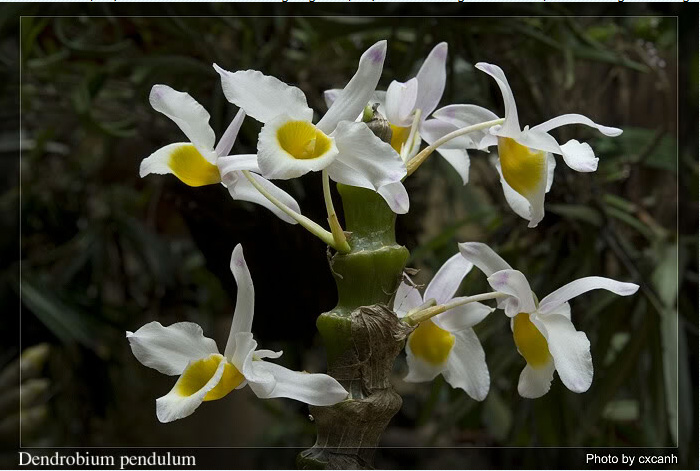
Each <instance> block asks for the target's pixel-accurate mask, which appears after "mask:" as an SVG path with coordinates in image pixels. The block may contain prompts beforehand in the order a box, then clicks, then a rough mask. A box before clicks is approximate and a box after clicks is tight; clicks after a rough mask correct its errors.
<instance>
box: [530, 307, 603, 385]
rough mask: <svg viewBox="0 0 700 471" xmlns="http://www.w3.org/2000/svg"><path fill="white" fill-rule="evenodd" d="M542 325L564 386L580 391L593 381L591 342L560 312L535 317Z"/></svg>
mask: <svg viewBox="0 0 700 471" xmlns="http://www.w3.org/2000/svg"><path fill="white" fill-rule="evenodd" d="M538 320H539V321H540V323H541V325H542V326H543V327H544V330H545V331H544V332H543V334H544V336H545V337H546V338H547V347H548V348H549V353H550V354H551V355H552V358H553V359H554V365H555V367H556V369H557V373H558V374H559V377H560V378H561V381H562V382H563V383H564V385H565V386H566V387H567V388H569V389H570V390H571V391H573V392H577V393H582V392H585V391H587V390H588V388H590V387H591V383H592V382H593V361H592V360H591V342H589V340H588V337H586V334H585V333H583V332H578V331H577V330H576V328H575V327H574V325H573V324H572V323H571V321H570V320H569V319H567V318H566V317H564V316H560V315H559V314H550V315H548V316H540V317H539V318H538Z"/></svg>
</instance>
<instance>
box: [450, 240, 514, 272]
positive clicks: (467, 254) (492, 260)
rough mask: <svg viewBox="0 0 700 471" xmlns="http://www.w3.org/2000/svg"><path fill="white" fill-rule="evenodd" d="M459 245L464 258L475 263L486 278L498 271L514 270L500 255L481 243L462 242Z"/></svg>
mask: <svg viewBox="0 0 700 471" xmlns="http://www.w3.org/2000/svg"><path fill="white" fill-rule="evenodd" d="M457 245H458V246H459V253H460V254H462V257H464V258H465V259H466V260H467V261H469V262H471V263H473V264H474V265H475V266H476V267H477V268H478V269H479V270H481V271H482V272H484V275H486V276H491V275H493V274H494V273H496V272H497V271H501V270H511V269H512V268H511V266H510V265H508V263H507V262H506V261H505V260H503V259H502V258H501V256H500V255H498V254H497V253H496V252H494V251H493V249H492V248H491V247H489V246H488V245H486V244H483V243H481V242H462V243H461V244H457Z"/></svg>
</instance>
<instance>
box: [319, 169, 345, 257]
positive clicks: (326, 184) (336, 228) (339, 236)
mask: <svg viewBox="0 0 700 471" xmlns="http://www.w3.org/2000/svg"><path fill="white" fill-rule="evenodd" d="M321 180H322V182H323V200H324V202H325V203H326V212H327V213H328V225H329V226H330V228H331V234H333V241H334V242H335V247H336V250H338V251H340V252H343V253H347V252H350V245H348V241H347V239H346V238H345V234H344V233H343V228H342V227H341V226H340V223H339V222H338V216H337V215H336V214H335V208H334V207H333V198H331V185H330V178H329V177H328V170H326V169H325V168H324V169H323V170H321Z"/></svg>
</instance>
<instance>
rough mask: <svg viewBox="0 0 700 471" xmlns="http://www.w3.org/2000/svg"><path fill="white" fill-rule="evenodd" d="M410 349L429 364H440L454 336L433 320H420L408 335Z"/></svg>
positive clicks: (450, 348) (445, 356)
mask: <svg viewBox="0 0 700 471" xmlns="http://www.w3.org/2000/svg"><path fill="white" fill-rule="evenodd" d="M408 344H409V346H410V347H411V351H412V352H413V354H414V355H415V356H417V357H418V358H420V359H422V360H424V361H426V362H428V363H430V364H431V365H441V364H443V363H445V361H447V356H448V355H449V354H450V351H451V350H452V347H453V346H454V344H455V336H454V335H452V334H451V333H450V332H448V331H446V330H445V329H441V328H440V327H438V326H437V325H436V324H435V323H434V322H433V321H431V320H427V321H425V322H421V323H420V324H419V325H418V327H417V328H416V330H414V331H413V332H412V333H411V335H410V336H409V337H408Z"/></svg>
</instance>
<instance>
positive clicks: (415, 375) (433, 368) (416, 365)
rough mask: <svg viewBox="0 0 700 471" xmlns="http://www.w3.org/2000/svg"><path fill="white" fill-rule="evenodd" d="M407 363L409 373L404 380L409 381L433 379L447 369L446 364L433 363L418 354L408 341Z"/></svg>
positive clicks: (418, 381) (419, 381)
mask: <svg viewBox="0 0 700 471" xmlns="http://www.w3.org/2000/svg"><path fill="white" fill-rule="evenodd" d="M426 322H430V321H426ZM406 363H407V364H408V374H407V375H406V376H405V377H404V379H403V380H404V381H406V382H407V383H423V382H427V381H432V380H433V379H435V377H436V376H437V375H439V374H440V373H442V372H443V371H444V369H445V366H444V365H433V364H431V363H428V362H427V361H425V360H423V359H422V358H419V357H418V356H416V355H415V354H414V353H413V350H411V346H410V342H406Z"/></svg>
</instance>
